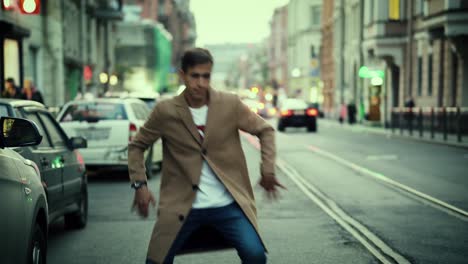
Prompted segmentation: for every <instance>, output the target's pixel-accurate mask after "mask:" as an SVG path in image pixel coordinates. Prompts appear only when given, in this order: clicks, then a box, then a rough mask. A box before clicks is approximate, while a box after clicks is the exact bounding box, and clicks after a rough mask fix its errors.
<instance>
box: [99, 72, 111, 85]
mask: <svg viewBox="0 0 468 264" xmlns="http://www.w3.org/2000/svg"><path fill="white" fill-rule="evenodd" d="M99 81H100V82H101V83H102V84H106V83H107V82H108V81H109V75H107V73H105V72H101V73H100V74H99Z"/></svg>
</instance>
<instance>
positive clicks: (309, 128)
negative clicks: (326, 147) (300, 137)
mask: <svg viewBox="0 0 468 264" xmlns="http://www.w3.org/2000/svg"><path fill="white" fill-rule="evenodd" d="M307 131H308V132H317V125H316V124H315V123H314V124H312V125H308V126H307Z"/></svg>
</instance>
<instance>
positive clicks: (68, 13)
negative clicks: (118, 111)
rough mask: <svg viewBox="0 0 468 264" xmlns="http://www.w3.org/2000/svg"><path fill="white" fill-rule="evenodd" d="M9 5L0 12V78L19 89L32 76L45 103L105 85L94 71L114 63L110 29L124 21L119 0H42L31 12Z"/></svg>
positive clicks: (55, 102) (105, 69)
mask: <svg viewBox="0 0 468 264" xmlns="http://www.w3.org/2000/svg"><path fill="white" fill-rule="evenodd" d="M9 3H11V4H12V6H11V7H7V6H6V5H5V4H4V3H3V5H2V9H1V10H0V24H1V26H0V43H1V46H2V48H1V52H0V65H1V66H2V67H1V70H0V79H2V80H5V79H6V78H10V77H12V78H14V79H15V80H16V84H17V85H18V86H20V87H21V86H22V82H23V80H24V79H30V80H32V81H33V83H34V84H35V86H36V87H37V88H38V90H40V91H41V92H42V94H43V97H44V100H45V104H47V105H49V106H59V105H62V104H64V103H65V102H66V101H68V100H71V99H74V98H75V97H76V96H77V95H78V94H79V93H84V92H93V93H99V92H100V90H101V89H104V87H102V86H101V84H100V83H99V81H98V75H99V73H101V72H109V71H111V69H112V67H113V57H112V54H113V52H110V50H112V48H113V44H114V43H113V41H112V39H113V35H112V32H113V30H112V29H113V27H114V23H115V21H117V20H119V19H122V14H121V12H120V7H121V1H111V0H109V1H104V0H81V1H71V0H66V1H65V0H64V1H41V5H40V10H39V11H38V13H37V14H34V15H28V14H24V13H22V12H21V7H20V4H21V3H22V2H20V1H9ZM85 68H87V71H88V72H89V73H90V74H88V75H87V76H88V79H85V78H83V72H84V69H85ZM0 85H1V86H0V88H1V90H3V89H4V83H3V81H2V83H1V84H0Z"/></svg>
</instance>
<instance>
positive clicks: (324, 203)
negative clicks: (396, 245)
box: [243, 133, 468, 264]
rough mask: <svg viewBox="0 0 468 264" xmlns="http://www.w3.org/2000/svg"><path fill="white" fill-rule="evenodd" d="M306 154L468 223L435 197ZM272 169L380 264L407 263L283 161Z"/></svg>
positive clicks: (322, 152)
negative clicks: (293, 185) (277, 171)
mask: <svg viewBox="0 0 468 264" xmlns="http://www.w3.org/2000/svg"><path fill="white" fill-rule="evenodd" d="M243 136H244V138H246V139H247V141H248V142H249V143H250V144H251V145H253V146H254V147H255V148H256V149H257V150H260V144H259V142H258V140H257V138H255V137H253V136H251V135H249V134H244V133H243ZM307 148H308V149H309V150H311V151H313V152H314V153H316V154H318V155H321V156H323V157H326V158H328V159H331V160H333V161H335V162H337V163H338V164H340V165H342V166H345V167H348V168H351V169H352V170H354V171H356V172H357V173H359V174H361V175H365V176H369V177H372V178H373V179H376V180H377V181H378V182H380V183H384V184H386V185H387V186H389V187H391V188H394V189H397V190H398V191H400V192H403V193H404V194H408V195H410V196H411V197H413V198H415V199H416V200H418V201H420V202H422V203H424V204H428V205H430V206H431V207H433V208H436V209H438V210H441V211H443V212H445V213H447V214H449V215H451V216H455V217H457V218H459V219H461V220H463V221H468V212H466V211H464V210H462V209H460V208H458V207H455V206H453V205H450V204H448V203H446V202H444V201H441V200H439V199H437V198H435V197H432V196H430V195H428V194H425V193H423V192H421V191H418V190H415V189H413V188H411V187H409V186H406V185H404V184H401V183H399V182H397V181H394V180H392V179H390V178H388V177H386V176H384V175H383V174H381V173H378V172H375V171H372V170H369V169H367V168H364V167H362V166H359V165H357V164H355V163H353V162H350V161H347V160H345V159H343V158H341V157H339V156H337V155H334V154H332V153H330V152H327V151H325V150H322V149H320V148H318V147H315V146H308V147H307ZM276 166H277V167H278V168H279V169H280V170H281V171H282V172H283V173H284V174H285V175H286V176H288V177H289V178H291V180H292V181H293V182H294V183H295V184H296V185H297V186H298V187H299V189H300V190H301V191H302V192H303V193H304V194H305V195H306V196H307V197H308V198H309V199H310V200H311V201H313V202H314V203H315V204H316V205H317V206H319V207H320V208H321V209H322V210H323V211H325V213H327V214H328V215H329V216H330V217H331V218H333V219H334V220H335V221H336V222H337V223H338V224H339V225H340V226H341V227H342V228H343V229H345V230H346V231H347V232H348V233H350V234H351V235H352V236H353V237H355V238H356V239H357V240H358V241H359V242H360V243H361V244H362V245H363V246H364V247H365V248H366V249H367V250H368V251H369V252H370V253H371V254H373V255H374V256H375V257H376V258H377V259H378V260H379V261H381V262H382V263H385V264H387V263H398V264H406V263H411V262H410V261H409V260H408V259H406V258H405V257H404V256H402V255H401V254H399V253H398V252H396V251H395V250H393V249H392V248H391V247H390V246H388V245H387V244H386V243H385V242H384V241H382V240H381V239H380V238H379V237H378V236H377V235H375V234H374V233H372V232H371V231H370V230H369V229H367V228H366V227H365V226H364V225H362V224H361V223H360V222H359V221H357V220H356V219H354V218H353V217H351V216H350V215H348V214H347V213H346V212H344V211H343V210H342V209H341V208H340V207H339V205H338V204H337V203H335V202H334V201H333V200H332V199H330V198H329V197H327V196H326V195H325V194H324V193H322V192H321V191H320V190H319V189H318V188H317V187H316V186H314V185H313V184H312V183H310V182H308V181H307V180H306V179H305V178H304V177H303V176H302V175H300V173H298V172H297V171H296V170H295V169H294V168H292V167H291V166H290V165H288V164H287V163H286V162H285V161H283V160H282V159H280V158H277V161H276Z"/></svg>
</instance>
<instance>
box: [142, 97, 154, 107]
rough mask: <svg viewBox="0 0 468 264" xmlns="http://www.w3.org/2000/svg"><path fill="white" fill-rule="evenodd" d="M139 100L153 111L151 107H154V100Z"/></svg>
mask: <svg viewBox="0 0 468 264" xmlns="http://www.w3.org/2000/svg"><path fill="white" fill-rule="evenodd" d="M139 99H140V100H142V101H143V102H145V104H146V105H147V106H148V108H149V109H153V107H154V106H155V105H156V99H154V98H139Z"/></svg>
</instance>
